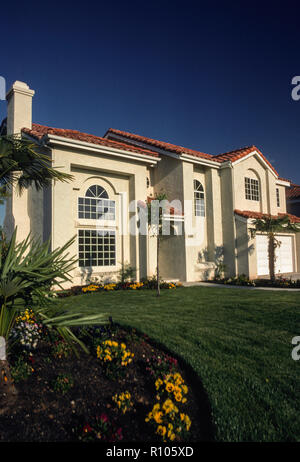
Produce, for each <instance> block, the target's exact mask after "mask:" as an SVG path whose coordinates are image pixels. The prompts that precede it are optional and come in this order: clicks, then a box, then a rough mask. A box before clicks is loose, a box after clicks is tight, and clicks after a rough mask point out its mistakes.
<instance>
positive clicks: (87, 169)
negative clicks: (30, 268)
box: [1, 81, 300, 284]
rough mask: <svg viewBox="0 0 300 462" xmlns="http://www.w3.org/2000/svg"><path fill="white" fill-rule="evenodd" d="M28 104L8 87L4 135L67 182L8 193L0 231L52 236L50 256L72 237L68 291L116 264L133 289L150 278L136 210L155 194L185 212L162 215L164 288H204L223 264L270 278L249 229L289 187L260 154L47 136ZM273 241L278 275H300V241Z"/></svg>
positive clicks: (119, 137)
mask: <svg viewBox="0 0 300 462" xmlns="http://www.w3.org/2000/svg"><path fill="white" fill-rule="evenodd" d="M33 96H34V91H33V90H31V89H30V88H29V87H28V85H26V84H25V83H23V82H19V81H16V82H15V83H14V84H13V86H12V88H11V89H10V90H9V92H8V94H7V102H8V106H7V120H6V121H4V122H3V123H2V128H1V131H2V133H8V134H13V133H18V134H21V136H22V137H24V138H26V139H30V140H33V141H34V142H36V143H37V144H38V145H39V149H41V150H42V151H43V152H45V153H48V155H49V157H50V158H51V159H52V162H53V166H54V167H59V168H60V169H61V170H63V171H65V172H68V173H71V174H72V175H73V177H74V181H73V182H70V183H60V182H58V183H55V184H53V185H52V187H51V188H48V189H47V190H43V191H40V192H37V191H36V190H35V189H34V188H28V189H27V190H26V191H25V193H23V195H22V196H18V195H17V193H16V192H14V193H13V195H12V197H11V198H10V199H9V200H8V202H7V210H6V217H5V223H4V227H5V230H6V232H7V233H10V232H11V231H12V229H13V227H14V226H16V225H17V226H18V238H19V239H23V238H24V237H25V236H27V234H28V233H29V232H31V233H33V235H34V236H36V237H38V238H40V239H42V240H45V239H48V238H49V237H51V245H52V248H56V247H58V246H61V245H63V244H64V243H65V242H66V241H67V240H68V239H70V238H71V237H72V236H74V235H76V236H77V239H76V242H75V243H74V244H73V247H72V248H71V249H70V252H71V253H73V254H75V255H77V257H78V265H77V268H76V269H75V270H74V274H73V277H74V279H73V283H74V284H80V283H84V282H85V281H86V280H87V279H88V278H90V277H99V278H102V279H106V280H113V279H114V278H115V277H116V272H117V271H118V270H119V269H120V267H121V265H122V264H123V263H130V265H131V266H132V267H135V268H136V269H137V279H138V280H139V279H141V278H143V277H146V276H151V275H153V274H154V272H155V268H156V242H155V239H156V238H155V237H153V236H151V235H144V234H141V233H140V232H139V217H138V215H137V213H136V212H137V205H136V204H137V203H138V201H146V200H147V198H151V197H152V198H153V197H154V196H155V194H156V193H160V192H162V191H163V192H165V193H166V195H167V197H168V200H169V201H175V202H174V203H176V204H177V203H179V204H182V210H181V211H180V212H177V211H176V210H177V209H176V208H173V213H170V214H169V216H167V215H166V216H165V219H166V220H168V219H169V220H170V221H172V222H173V225H174V229H175V232H172V233H171V234H170V235H168V236H165V237H164V239H163V240H162V244H161V254H160V269H161V275H162V277H163V278H164V279H167V280H170V279H172V280H180V281H198V280H203V279H208V278H211V277H213V276H214V273H215V269H216V265H217V264H218V263H220V262H223V263H224V264H225V265H226V273H227V274H228V275H237V274H242V273H244V274H246V275H248V276H250V277H251V278H254V277H257V276H262V275H265V274H267V273H268V258H267V238H266V236H264V235H257V236H256V238H251V236H250V228H251V225H252V220H253V218H256V217H259V216H261V214H271V215H274V216H278V215H279V214H285V213H287V210H286V188H288V187H289V186H290V183H289V181H287V180H284V179H282V178H280V176H279V174H278V173H277V171H276V170H275V168H274V167H273V166H272V165H271V164H270V162H269V161H268V160H267V159H266V157H265V156H264V155H263V153H262V152H261V151H260V150H259V149H258V148H256V147H255V146H249V147H246V148H241V149H237V150H235V151H231V152H227V153H224V154H218V155H210V154H205V153H202V152H199V151H196V150H193V149H188V148H184V147H181V146H176V145H173V144H170V143H166V142H162V141H158V140H154V139H151V138H146V137H144V136H140V135H135V134H132V133H127V132H124V131H120V130H115V129H109V130H108V131H107V132H106V133H105V134H104V135H103V137H99V136H94V135H89V134H86V133H81V132H79V131H76V130H70V129H58V128H52V127H47V126H44V125H40V124H37V123H32V98H33ZM132 204H133V205H132ZM179 208H180V207H179ZM170 210H171V208H170ZM291 217H292V220H293V221H296V222H300V218H297V217H294V216H292V215H291ZM176 230H177V231H176ZM178 230H179V231H180V232H179V231H178ZM280 240H281V241H282V245H281V246H280V248H279V250H278V258H277V261H276V271H277V272H278V273H290V272H296V271H300V236H299V234H298V235H294V234H286V235H283V236H280Z"/></svg>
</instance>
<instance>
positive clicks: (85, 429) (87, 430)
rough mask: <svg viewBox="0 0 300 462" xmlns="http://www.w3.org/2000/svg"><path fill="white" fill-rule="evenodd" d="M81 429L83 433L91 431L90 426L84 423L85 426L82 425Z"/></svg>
mask: <svg viewBox="0 0 300 462" xmlns="http://www.w3.org/2000/svg"><path fill="white" fill-rule="evenodd" d="M83 431H84V433H89V432H91V431H92V428H91V427H90V425H89V424H85V426H84V427H83Z"/></svg>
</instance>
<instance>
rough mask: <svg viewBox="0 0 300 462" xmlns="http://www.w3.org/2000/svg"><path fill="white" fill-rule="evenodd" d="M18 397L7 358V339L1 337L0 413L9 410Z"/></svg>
mask: <svg viewBox="0 0 300 462" xmlns="http://www.w3.org/2000/svg"><path fill="white" fill-rule="evenodd" d="M16 398H17V390H16V388H15V386H14V382H13V379H12V377H11V374H10V368H9V364H8V361H7V358H6V341H5V338H4V337H0V415H1V414H4V413H5V412H8V411H9V410H10V409H11V408H12V406H13V405H14V403H15V401H16Z"/></svg>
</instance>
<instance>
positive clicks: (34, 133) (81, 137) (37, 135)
mask: <svg viewBox="0 0 300 462" xmlns="http://www.w3.org/2000/svg"><path fill="white" fill-rule="evenodd" d="M22 132H23V133H26V134H27V135H29V136H31V137H32V138H34V139H36V140H38V141H42V139H43V138H44V137H46V136H47V135H56V136H61V137H63V138H69V139H73V140H76V141H83V142H86V143H91V144H97V145H102V146H107V147H111V148H115V149H121V150H123V151H129V152H133V153H138V154H143V155H147V156H151V157H156V158H158V157H159V155H158V153H157V152H155V151H151V150H150V149H144V148H139V147H136V146H130V145H128V144H126V143H122V142H119V141H112V140H108V139H106V138H101V137H99V136H95V135H89V134H88V133H83V132H79V131H77V130H69V129H63V128H54V127H47V126H46V125H40V124H35V123H33V124H32V129H31V130H30V129H29V128H22Z"/></svg>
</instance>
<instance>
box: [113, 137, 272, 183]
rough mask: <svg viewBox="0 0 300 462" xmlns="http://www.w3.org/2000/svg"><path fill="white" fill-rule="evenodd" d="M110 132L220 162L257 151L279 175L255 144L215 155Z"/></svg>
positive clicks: (172, 150) (236, 158)
mask: <svg viewBox="0 0 300 462" xmlns="http://www.w3.org/2000/svg"><path fill="white" fill-rule="evenodd" d="M110 134H111V135H112V136H113V135H114V134H115V135H120V136H123V137H125V138H127V139H128V140H131V141H132V142H134V141H138V142H142V143H145V144H149V145H150V146H155V147H157V148H160V149H164V150H166V151H170V152H174V153H176V154H189V155H191V156H194V157H200V158H203V159H208V160H212V161H215V162H220V163H221V162H227V161H231V162H235V161H236V160H238V159H241V158H242V157H245V156H246V155H248V154H250V152H252V151H257V152H258V153H259V154H260V155H261V157H262V158H263V159H264V161H265V162H266V163H267V164H268V165H269V167H270V168H271V169H272V170H273V172H274V173H275V174H276V175H277V176H278V173H277V171H276V170H275V168H274V167H273V166H272V165H271V164H270V162H269V161H268V160H267V159H266V158H265V156H264V155H263V154H262V152H261V151H260V150H259V149H258V148H257V147H256V146H254V145H252V146H247V147H244V148H239V149H235V150H234V151H229V152H225V153H223V154H217V155H215V156H213V155H211V154H205V153H203V152H200V151H196V150H194V149H188V148H184V147H183V146H177V145H175V144H170V143H166V142H164V141H158V140H154V139H152V138H147V137H145V136H141V135H136V134H134V133H129V132H124V131H121V130H116V129H115V128H109V129H108V130H107V132H106V134H105V135H104V136H110Z"/></svg>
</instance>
